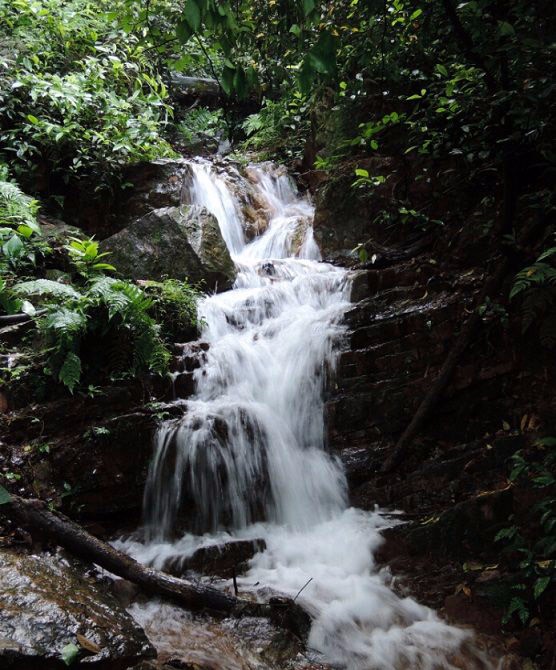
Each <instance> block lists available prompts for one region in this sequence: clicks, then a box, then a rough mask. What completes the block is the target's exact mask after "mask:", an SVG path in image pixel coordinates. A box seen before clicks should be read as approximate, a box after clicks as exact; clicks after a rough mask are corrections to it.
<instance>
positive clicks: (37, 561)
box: [0, 551, 156, 670]
mask: <svg viewBox="0 0 556 670" xmlns="http://www.w3.org/2000/svg"><path fill="white" fill-rule="evenodd" d="M85 571H86V567H85V566H84V565H83V564H81V563H79V562H77V561H73V560H72V561H71V562H69V561H67V560H66V559H65V558H62V556H59V555H50V554H44V553H43V554H41V555H40V556H35V555H28V554H21V553H17V552H15V551H0V592H1V593H2V601H1V604H0V667H1V668H6V669H8V668H14V669H18V670H28V669H29V670H33V669H35V668H37V670H38V669H39V668H40V669H41V670H50V668H59V667H60V668H63V667H66V666H65V664H64V663H63V662H62V659H61V652H62V650H63V648H64V647H65V646H66V645H68V644H75V645H76V646H77V647H78V648H79V649H80V652H79V660H80V664H81V663H82V664H86V666H87V667H91V668H93V667H94V668H106V669H107V670H108V669H109V670H117V669H119V668H122V669H123V668H127V667H129V666H131V665H134V664H136V663H138V662H139V661H141V659H144V658H151V657H154V656H155V653H156V652H155V650H154V648H153V647H152V646H151V645H150V643H149V642H148V640H147V638H146V636H145V634H144V633H143V631H142V629H141V628H140V627H139V626H138V625H137V624H136V623H135V622H134V621H133V619H132V618H131V617H130V616H129V614H127V612H126V611H125V610H124V609H122V607H121V606H120V605H119V604H118V602H117V601H116V599H115V598H114V597H113V596H112V595H110V594H109V593H108V592H107V591H106V590H105V589H104V588H103V585H102V584H100V583H99V582H98V581H95V580H94V579H93V578H88V577H84V576H83V574H84V573H85Z"/></svg>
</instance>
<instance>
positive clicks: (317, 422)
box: [117, 159, 496, 670]
mask: <svg viewBox="0 0 556 670" xmlns="http://www.w3.org/2000/svg"><path fill="white" fill-rule="evenodd" d="M191 168H192V178H191V183H190V184H189V199H190V201H191V203H193V204H196V205H200V206H204V207H206V208H207V209H208V210H209V211H210V212H211V213H213V214H214V215H215V216H216V217H217V219H218V223H219V226H220V229H221V233H222V236H223V238H224V240H225V242H226V244H227V246H228V249H229V251H230V254H231V255H232V258H233V260H234V262H235V264H236V267H237V279H236V282H235V285H234V288H233V289H232V290H230V291H226V292H224V293H219V294H215V295H210V296H208V297H206V298H204V299H203V300H202V301H201V303H200V305H199V317H200V319H201V320H202V333H201V340H202V341H203V342H205V343H207V345H208V348H207V350H206V353H205V356H204V359H203V363H202V364H201V366H200V367H198V368H197V369H196V370H195V372H194V375H195V389H196V390H195V393H194V394H193V396H191V397H190V398H188V399H187V400H177V401H176V402H177V403H179V404H181V405H182V406H183V408H184V412H183V415H182V416H181V417H180V418H179V419H175V418H174V419H170V420H168V421H165V422H164V423H163V424H162V425H161V427H160V429H159V431H158V435H157V439H156V444H155V452H154V456H153V461H152V465H151V468H150V472H149V478H148V482H147V486H146V490H145V498H144V518H145V528H144V534H143V536H142V537H143V538H144V539H142V540H141V541H138V540H137V539H128V540H120V541H119V542H118V543H117V544H118V545H119V546H120V547H121V548H124V549H125V550H126V551H127V552H128V553H130V554H131V555H133V556H134V557H135V558H137V559H138V560H140V561H142V562H144V563H147V564H150V565H154V566H155V567H158V568H161V567H163V566H164V565H165V564H166V563H167V562H168V561H170V560H173V561H176V560H179V559H180V558H184V557H187V556H191V554H192V553H193V552H194V551H195V550H196V549H198V548H199V547H201V546H207V545H212V544H220V543H222V542H223V541H230V540H237V539H258V540H259V539H262V540H264V543H265V544H266V549H264V550H263V551H260V552H259V553H257V554H256V555H255V556H254V557H253V558H252V559H251V560H250V563H249V568H248V570H247V572H246V573H245V574H244V575H243V576H241V577H239V578H238V580H237V581H238V587H239V591H240V595H242V596H243V595H245V594H251V595H252V597H261V598H263V597H265V596H268V594H269V593H272V592H279V593H282V594H287V595H289V596H292V597H296V596H297V602H299V603H300V604H301V605H302V606H303V608H305V609H306V610H307V611H308V612H309V613H310V614H311V616H312V617H313V625H312V628H311V632H310V635H309V640H308V648H309V649H310V650H313V652H315V653H316V656H315V658H318V659H319V660H320V661H321V662H324V663H327V664H330V665H331V666H332V667H337V668H345V669H347V670H371V669H373V670H375V669H376V670H382V669H402V668H404V669H405V668H407V669H416V668H420V669H423V670H433V669H437V668H464V667H465V668H481V667H482V668H487V667H496V666H495V665H494V664H491V663H490V662H489V661H487V660H486V658H483V655H482V653H481V651H480V650H479V649H478V647H477V646H475V645H474V643H473V633H472V632H471V631H469V630H464V629H462V628H458V627H453V626H450V625H448V624H446V623H444V622H443V621H442V620H441V619H440V618H439V617H438V616H437V614H436V613H435V612H434V611H432V610H431V609H429V608H427V607H425V606H423V605H420V604H419V603H417V602H416V601H415V600H413V599H412V598H411V597H403V596H400V595H398V594H397V593H396V592H395V591H394V590H393V588H392V582H393V577H392V575H391V574H390V573H389V572H388V570H385V569H379V568H378V567H377V566H376V565H375V561H374V559H373V553H374V552H375V551H376V549H377V548H378V546H379V545H380V544H381V541H382V539H381V530H382V529H384V528H385V527H387V526H390V525H392V523H395V521H393V520H392V518H393V517H392V516H391V515H390V516H387V515H385V514H383V513H381V512H380V511H376V512H363V511H361V510H357V509H353V508H350V507H349V505H348V495H347V484H346V478H345V475H344V472H343V469H342V466H341V464H340V462H339V460H338V459H337V458H336V457H335V456H334V455H333V454H331V453H329V452H327V450H326V427H325V420H324V397H325V393H326V387H327V384H329V383H333V376H334V368H335V363H336V359H337V356H338V353H339V351H340V350H341V347H342V345H343V337H344V331H345V329H344V326H343V325H342V317H343V314H344V312H345V311H346V309H347V308H348V306H349V305H350V275H349V273H348V272H347V271H345V270H344V269H341V268H338V267H334V266H332V265H329V264H327V263H323V262H322V261H321V257H320V252H319V249H318V247H317V245H316V243H315V241H314V238H313V229H312V217H313V206H312V203H311V202H310V200H309V199H308V197H306V196H303V195H300V194H299V193H298V192H297V190H296V188H295V186H294V184H293V182H292V180H291V179H290V178H289V176H288V175H287V174H285V173H284V172H283V171H281V170H280V169H278V168H276V167H275V166H273V165H270V164H261V165H253V166H250V167H249V170H248V175H249V184H244V186H245V188H247V187H248V188H249V189H251V190H253V189H254V190H255V191H256V193H257V198H258V201H259V202H261V203H263V209H264V212H265V217H264V218H265V225H264V226H262V228H263V229H262V230H261V231H260V233H259V234H258V235H256V236H255V237H253V238H252V239H247V237H246V233H245V230H246V226H245V220H244V214H243V210H242V203H241V199H240V198H239V196H238V193H237V186H238V184H239V188H240V189H241V188H242V180H245V179H246V177H244V176H242V175H239V173H237V174H234V175H230V173H227V172H226V170H223V169H222V168H217V167H215V166H214V165H213V164H211V163H210V162H208V161H205V160H201V159H199V160H196V161H192V163H191ZM231 169H232V168H230V170H231ZM232 177H233V179H232ZM188 509H189V510H190V511H189V517H190V519H189V523H190V525H189V528H188V531H187V532H186V531H183V530H180V529H183V527H182V526H180V524H181V521H180V519H181V518H182V517H183V516H184V515H185V516H187V510H188ZM191 510H194V513H193V514H192V513H191ZM394 518H395V517H394ZM217 585H219V586H220V587H221V588H225V589H231V584H230V583H229V582H228V581H221V582H220V583H218V584H217ZM130 611H131V612H132V614H133V615H134V616H135V618H136V619H137V620H138V621H139V622H140V623H141V624H142V625H144V626H145V628H146V630H147V633H148V634H149V636H150V637H151V639H152V641H153V643H154V644H155V646H157V647H158V648H159V650H160V649H161V648H162V649H163V650H165V652H166V653H167V655H171V652H173V653H174V656H178V657H179V655H180V653H182V652H183V653H185V651H186V650H184V649H181V650H180V640H181V639H182V637H183V635H182V634H183V627H184V626H186V627H191V626H193V625H194V623H193V619H192V617H191V615H188V614H180V611H179V610H178V609H177V608H174V607H172V606H170V605H165V604H162V603H158V602H156V601H150V602H147V603H142V604H141V603H135V604H134V605H132V607H131V610H130ZM196 630H197V631H199V630H202V634H200V635H201V637H200V640H201V642H200V643H199V648H198V649H193V647H195V645H192V643H191V638H189V641H188V645H187V646H188V651H189V652H190V654H191V653H193V656H191V655H190V656H189V657H188V658H189V659H190V660H191V658H192V659H193V661H195V662H200V661H199V659H201V660H203V659H204V660H205V661H206V660H207V658H209V660H210V659H212V658H213V657H215V658H217V659H219V660H218V663H219V665H214V667H219V668H223V669H228V668H229V669H234V668H259V667H260V668H264V667H277V668H279V667H285V666H282V665H276V664H274V665H272V664H271V665H264V664H263V665H261V662H260V661H257V660H253V659H251V660H250V656H249V652H245V653H243V652H242V653H240V652H239V651H238V650H237V648H235V649H232V648H230V649H227V648H225V649H222V648H221V647H219V646H218V645H219V643H217V641H216V640H217V638H218V634H217V632H215V631H216V629H215V628H214V625H213V624H211V625H208V624H205V625H203V626H201V627H200V628H197V629H196ZM180 631H181V632H180ZM203 646H204V647H205V651H204V652H203ZM233 646H234V645H233V644H232V645H231V647H233ZM195 654H197V655H195ZM211 654H212V655H211ZM236 656H237V658H236ZM213 660H214V659H213ZM214 662H215V663H216V661H214ZM202 667H204V666H202ZM209 667H213V666H209ZM288 667H289V666H288ZM307 667H309V666H307ZM311 667H313V666H311Z"/></svg>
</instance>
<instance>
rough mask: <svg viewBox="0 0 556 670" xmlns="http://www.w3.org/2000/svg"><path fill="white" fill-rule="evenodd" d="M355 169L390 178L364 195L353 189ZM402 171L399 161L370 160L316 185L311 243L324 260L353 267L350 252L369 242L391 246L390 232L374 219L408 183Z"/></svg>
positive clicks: (404, 171)
mask: <svg viewBox="0 0 556 670" xmlns="http://www.w3.org/2000/svg"><path fill="white" fill-rule="evenodd" d="M356 167H359V168H364V169H366V170H367V171H368V172H369V175H370V176H371V177H376V176H379V175H385V174H388V175H390V176H389V178H388V179H387V180H386V182H385V183H384V184H381V185H379V186H377V187H374V188H372V189H369V192H368V193H364V192H362V191H360V190H354V188H353V182H354V181H355V179H356V177H355V168H356ZM406 171H407V166H406V165H405V164H404V162H403V161H399V160H397V159H394V158H387V157H382V158H373V159H368V160H366V161H362V162H360V163H357V164H353V165H348V166H347V171H344V172H342V173H339V174H336V175H334V177H333V178H331V179H329V180H327V181H325V182H324V183H322V184H321V185H319V187H318V188H317V191H316V193H315V221H314V230H315V240H316V241H317V244H318V245H319V247H320V249H321V252H322V254H323V256H324V257H325V258H329V259H332V260H338V261H340V262H342V263H345V262H348V263H353V262H354V257H353V255H352V254H350V251H351V250H352V249H353V248H354V247H356V246H357V245H358V244H361V243H364V242H366V241H367V240H369V238H372V239H374V240H375V241H376V242H379V243H385V242H387V241H388V242H392V230H391V229H388V227H387V226H385V225H384V224H383V223H382V222H379V221H378V220H377V217H378V215H379V213H380V212H381V211H383V210H388V209H389V207H390V204H391V201H392V194H393V193H394V192H397V191H398V190H399V189H400V188H405V185H406V183H410V182H409V181H408V180H407V174H406ZM375 220H377V221H376V222H375ZM400 232H401V231H400Z"/></svg>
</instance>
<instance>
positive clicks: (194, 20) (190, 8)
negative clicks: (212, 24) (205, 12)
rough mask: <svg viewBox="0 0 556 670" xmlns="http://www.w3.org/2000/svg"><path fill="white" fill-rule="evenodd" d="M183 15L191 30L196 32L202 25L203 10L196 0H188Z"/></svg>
mask: <svg viewBox="0 0 556 670" xmlns="http://www.w3.org/2000/svg"><path fill="white" fill-rule="evenodd" d="M183 16H184V18H185V20H186V21H187V23H188V24H189V26H190V27H191V30H192V31H193V32H194V33H196V32H197V31H198V30H199V28H200V27H201V10H200V9H199V5H198V4H197V2H196V0H187V2H186V3H185V8H184V10H183Z"/></svg>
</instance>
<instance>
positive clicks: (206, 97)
mask: <svg viewBox="0 0 556 670" xmlns="http://www.w3.org/2000/svg"><path fill="white" fill-rule="evenodd" d="M170 82H171V84H172V87H173V92H174V95H175V96H176V97H177V98H187V99H189V98H195V99H198V100H203V101H204V102H205V103H207V102H208V103H210V102H218V101H219V100H220V99H221V98H222V89H221V88H220V85H219V84H218V81H217V80H216V79H209V78H208V77H186V76H185V75H183V74H179V73H177V72H174V73H172V75H171V76H170Z"/></svg>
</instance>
